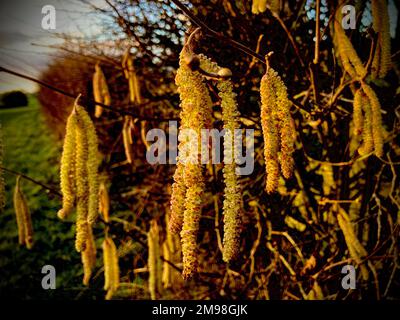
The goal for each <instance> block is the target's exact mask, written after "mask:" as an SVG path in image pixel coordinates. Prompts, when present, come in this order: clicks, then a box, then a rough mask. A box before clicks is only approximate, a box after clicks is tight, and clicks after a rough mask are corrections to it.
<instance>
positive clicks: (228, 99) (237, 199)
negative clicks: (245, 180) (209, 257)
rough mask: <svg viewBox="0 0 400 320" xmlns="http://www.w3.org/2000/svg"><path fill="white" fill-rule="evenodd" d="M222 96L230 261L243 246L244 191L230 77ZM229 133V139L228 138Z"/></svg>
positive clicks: (226, 256)
mask: <svg viewBox="0 0 400 320" xmlns="http://www.w3.org/2000/svg"><path fill="white" fill-rule="evenodd" d="M217 87H218V90H219V96H220V98H221V107H222V120H223V122H224V129H225V130H226V132H225V139H224V159H227V158H228V159H230V162H229V161H228V162H226V163H224V169H223V173H224V181H225V191H224V208H223V210H224V211H223V212H224V240H223V260H224V261H225V262H229V261H231V260H232V259H233V258H235V257H236V256H237V254H238V251H239V247H240V231H241V190H240V187H239V183H238V179H237V174H236V169H237V165H236V160H237V152H238V151H237V150H235V142H234V137H235V130H237V129H238V128H239V124H238V120H237V118H238V115H239V112H238V110H237V104H236V95H235V93H234V92H233V85H232V82H231V81H230V80H222V81H220V82H219V83H218V85H217ZM227 134H228V135H230V139H229V138H227Z"/></svg>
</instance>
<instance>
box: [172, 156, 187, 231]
mask: <svg viewBox="0 0 400 320" xmlns="http://www.w3.org/2000/svg"><path fill="white" fill-rule="evenodd" d="M184 171H185V168H184V165H183V163H181V162H178V163H177V165H176V170H175V173H174V183H173V184H172V193H171V217H170V220H169V223H168V227H169V230H170V231H171V232H172V233H179V232H180V231H181V229H182V224H183V213H184V212H185V197H186V186H185V182H184V177H183V174H184Z"/></svg>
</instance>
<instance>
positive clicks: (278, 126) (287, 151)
mask: <svg viewBox="0 0 400 320" xmlns="http://www.w3.org/2000/svg"><path fill="white" fill-rule="evenodd" d="M260 93H261V126H262V130H263V136H264V157H265V166H266V171H267V181H266V189H267V192H268V193H272V192H274V191H275V190H276V189H277V187H278V179H279V162H280V165H281V171H282V174H283V176H284V177H285V178H289V177H290V176H291V175H292V171H293V164H294V163H293V157H292V153H293V151H294V145H293V142H294V138H295V133H294V128H293V124H292V119H291V116H290V112H289V108H290V102H289V100H288V97H287V91H286V87H285V85H284V83H283V81H282V80H281V79H280V77H279V76H278V74H277V72H275V71H274V70H273V69H272V68H268V70H267V72H266V74H265V75H264V76H263V78H262V79H261V86H260ZM278 152H280V155H279V154H278Z"/></svg>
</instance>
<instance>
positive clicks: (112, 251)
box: [102, 238, 119, 300]
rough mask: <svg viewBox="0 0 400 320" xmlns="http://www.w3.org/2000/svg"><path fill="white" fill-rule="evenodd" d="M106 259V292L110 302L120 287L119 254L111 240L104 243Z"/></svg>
mask: <svg viewBox="0 0 400 320" xmlns="http://www.w3.org/2000/svg"><path fill="white" fill-rule="evenodd" d="M102 247H103V259H104V290H106V291H107V295H106V300H110V299H111V298H112V296H113V295H114V293H115V292H116V291H117V289H118V287H119V265H118V252H117V248H116V246H115V244H114V241H113V240H112V239H111V238H105V239H104V241H103V245H102Z"/></svg>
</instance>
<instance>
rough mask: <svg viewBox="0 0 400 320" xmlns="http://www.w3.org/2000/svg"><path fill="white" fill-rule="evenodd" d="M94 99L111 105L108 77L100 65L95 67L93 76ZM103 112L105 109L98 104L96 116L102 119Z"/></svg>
mask: <svg viewBox="0 0 400 320" xmlns="http://www.w3.org/2000/svg"><path fill="white" fill-rule="evenodd" d="M93 97H94V100H95V101H96V102H99V103H102V104H105V105H110V104H111V96H110V92H109V90H108V85H107V81H106V77H105V76H104V73H103V71H102V70H101V67H100V64H99V63H97V64H96V65H95V72H94V74H93ZM103 110H104V109H103V108H102V107H101V106H100V105H98V104H96V107H95V113H94V116H95V117H96V118H100V116H101V115H102V113H103Z"/></svg>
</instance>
